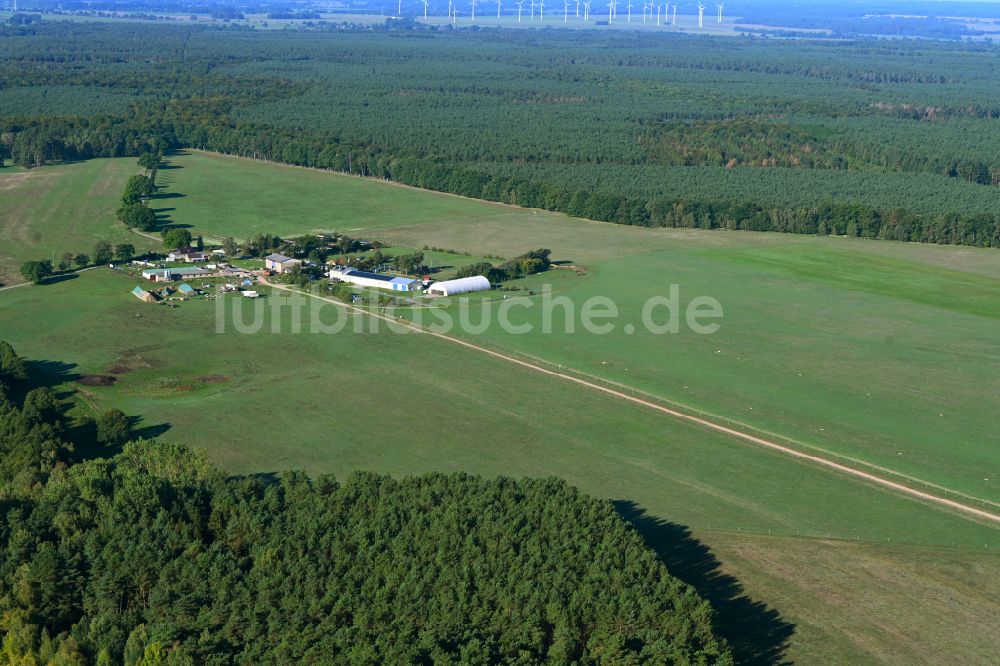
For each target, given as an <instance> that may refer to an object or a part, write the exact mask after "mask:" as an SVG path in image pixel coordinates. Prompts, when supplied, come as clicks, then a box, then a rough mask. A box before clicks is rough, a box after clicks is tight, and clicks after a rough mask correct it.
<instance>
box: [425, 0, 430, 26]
mask: <svg viewBox="0 0 1000 666" xmlns="http://www.w3.org/2000/svg"><path fill="white" fill-rule="evenodd" d="M429 4H430V0H424V20H425V21H426V20H427V5H429Z"/></svg>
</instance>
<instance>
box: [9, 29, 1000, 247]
mask: <svg viewBox="0 0 1000 666" xmlns="http://www.w3.org/2000/svg"><path fill="white" fill-rule="evenodd" d="M3 31H4V35H5V37H9V39H5V40H0V82H2V83H3V84H4V86H5V89H4V92H3V95H5V96H7V98H8V100H7V101H8V102H11V101H13V100H16V99H18V98H19V96H21V95H23V102H24V103H23V104H22V107H21V108H23V109H24V111H23V112H22V113H21V114H19V115H17V114H16V115H10V116H4V117H3V118H2V119H0V146H2V148H0V150H4V151H6V155H7V156H9V157H10V158H12V159H13V161H14V162H15V163H17V164H20V165H23V166H36V165H40V164H44V163H47V162H49V161H54V160H55V161H58V160H64V159H87V158H90V157H96V156H122V155H139V154H143V153H150V154H158V153H161V152H164V151H168V150H171V149H177V148H200V149H205V150H211V151H217V152H221V153H226V154H232V155H239V156H244V157H253V158H258V159H266V160H271V161H276V162H284V163H289V164H297V165H303V166H311V167H316V168H322V169H333V170H338V171H344V172H348V173H353V174H358V175H363V176H372V177H379V178H386V179H392V180H395V181H398V182H402V183H407V184H410V185H416V186H419V187H425V188H429V189H435V190H440V191H446V192H452V193H456V194H462V195H465V196H471V197H477V198H485V199H489V200H495V201H503V202H509V203H515V204H519V205H522V206H529V207H539V208H546V209H549V210H557V211H562V212H566V213H568V214H570V215H578V216H582V217H589V218H594V219H598V220H606V221H612V222H617V223H622V224H639V225H654V226H660V225H667V226H690V227H695V226H697V227H703V228H730V229H752V230H772V231H786V232H793V233H824V232H825V233H837V234H846V235H858V236H865V237H871V238H890V239H900V240H913V241H923V242H935V243H962V244H970V245H984V246H992V245H997V244H998V243H1000V231H998V229H1000V221H998V218H997V213H996V211H997V209H998V207H1000V188H996V187H994V185H995V184H996V183H998V182H1000V162H998V160H997V155H1000V134H998V133H997V132H995V131H994V130H993V127H994V124H995V122H996V121H997V119H1000V82H998V80H997V78H996V77H995V75H994V72H993V64H992V63H993V60H994V59H995V56H996V53H997V50H996V48H994V47H992V46H989V45H984V44H941V43H935V42H916V41H913V42H911V41H904V40H896V41H892V42H879V41H875V40H870V41H855V42H842V43H836V44H830V43H820V42H803V41H796V42H774V41H768V42H763V41H761V40H751V39H724V40H715V39H698V38H691V37H683V36H665V35H639V34H637V35H629V36H628V37H627V38H626V37H625V36H623V35H620V34H612V33H600V34H596V33H589V32H588V33H575V32H574V33H572V34H570V33H563V32H560V31H549V32H546V33H544V34H536V33H534V32H528V31H497V30H487V31H481V32H479V33H475V34H473V33H465V32H462V31H458V32H456V33H455V34H422V33H412V34H410V33H406V32H399V33H391V34H382V33H370V32H368V33H365V32H361V31H357V32H343V33H340V32H338V33H336V34H331V33H324V32H308V31H300V32H291V31H289V32H284V31H283V32H281V33H277V32H273V33H264V32H253V31H246V30H234V29H227V30H219V29H212V28H202V27H190V26H172V25H139V24H133V25H126V24H103V25H100V26H90V25H85V24H74V25H63V24H57V23H42V24H39V25H33V26H27V27H20V28H4V29H3ZM595 45H596V46H600V48H595ZM403 62H405V63H406V66H405V67H401V66H399V63H403ZM84 64H85V66H84ZM39 89H42V90H51V91H52V96H53V98H55V97H58V98H59V100H60V102H59V107H60V108H64V107H65V108H72V96H73V94H74V93H73V91H74V90H79V91H81V95H82V91H90V92H92V91H94V90H95V89H100V90H102V91H104V92H106V93H108V94H111V93H112V92H113V93H114V94H116V95H118V96H122V97H126V98H128V99H131V100H133V105H132V106H131V107H130V108H129V109H128V110H126V111H121V112H110V113H93V114H89V115H73V114H69V115H60V116H54V115H52V114H50V113H47V112H46V110H45V108H43V107H38V108H34V107H33V106H32V105H33V104H34V102H32V101H31V100H33V99H35V96H37V91H38V90H39ZM3 95H0V97H2V96H3ZM2 103H3V100H0V106H2ZM36 106H37V105H36ZM665 169H666V170H669V169H680V170H681V171H680V172H670V171H664V170H665ZM712 169H723V170H729V171H731V172H738V173H740V174H747V173H758V174H760V177H753V178H750V177H742V178H737V179H729V180H730V181H731V182H730V183H729V185H728V188H727V189H725V190H722V191H716V190H715V189H713V187H712V184H713V183H714V182H716V181H717V180H719V179H720V176H719V175H718V173H717V172H715V171H712ZM670 173H674V174H675V175H677V176H678V177H676V178H672V179H668V178H665V177H664V174H670ZM790 174H805V177H802V176H801V175H799V176H795V177H792V176H791V175H790ZM859 176H860V177H859ZM869 181H870V182H871V183H872V184H873V186H869ZM969 184H971V185H969ZM813 190H815V192H816V195H815V197H814V198H813V199H812V200H808V195H809V193H810V192H811V191H813ZM790 191H794V192H796V193H797V194H798V197H797V198H796V197H791V196H789V192H790ZM803 199H807V201H806V202H803ZM137 226H138V225H137Z"/></svg>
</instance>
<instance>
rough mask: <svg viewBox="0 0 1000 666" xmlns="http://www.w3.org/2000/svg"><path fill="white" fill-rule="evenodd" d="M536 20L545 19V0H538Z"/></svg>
mask: <svg viewBox="0 0 1000 666" xmlns="http://www.w3.org/2000/svg"><path fill="white" fill-rule="evenodd" d="M538 20H539V21H544V20H545V0H538Z"/></svg>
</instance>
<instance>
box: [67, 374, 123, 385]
mask: <svg viewBox="0 0 1000 666" xmlns="http://www.w3.org/2000/svg"><path fill="white" fill-rule="evenodd" d="M76 381H77V383H79V384H83V385H84V386H113V385H114V383H115V382H117V381H118V378H117V377H112V376H111V375H84V376H83V377H80V378H79V379H78V380H76Z"/></svg>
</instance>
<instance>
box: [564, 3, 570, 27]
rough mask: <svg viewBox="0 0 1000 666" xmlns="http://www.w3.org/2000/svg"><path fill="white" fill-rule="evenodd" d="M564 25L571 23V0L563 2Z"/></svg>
mask: <svg viewBox="0 0 1000 666" xmlns="http://www.w3.org/2000/svg"><path fill="white" fill-rule="evenodd" d="M563 23H569V0H563Z"/></svg>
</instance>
